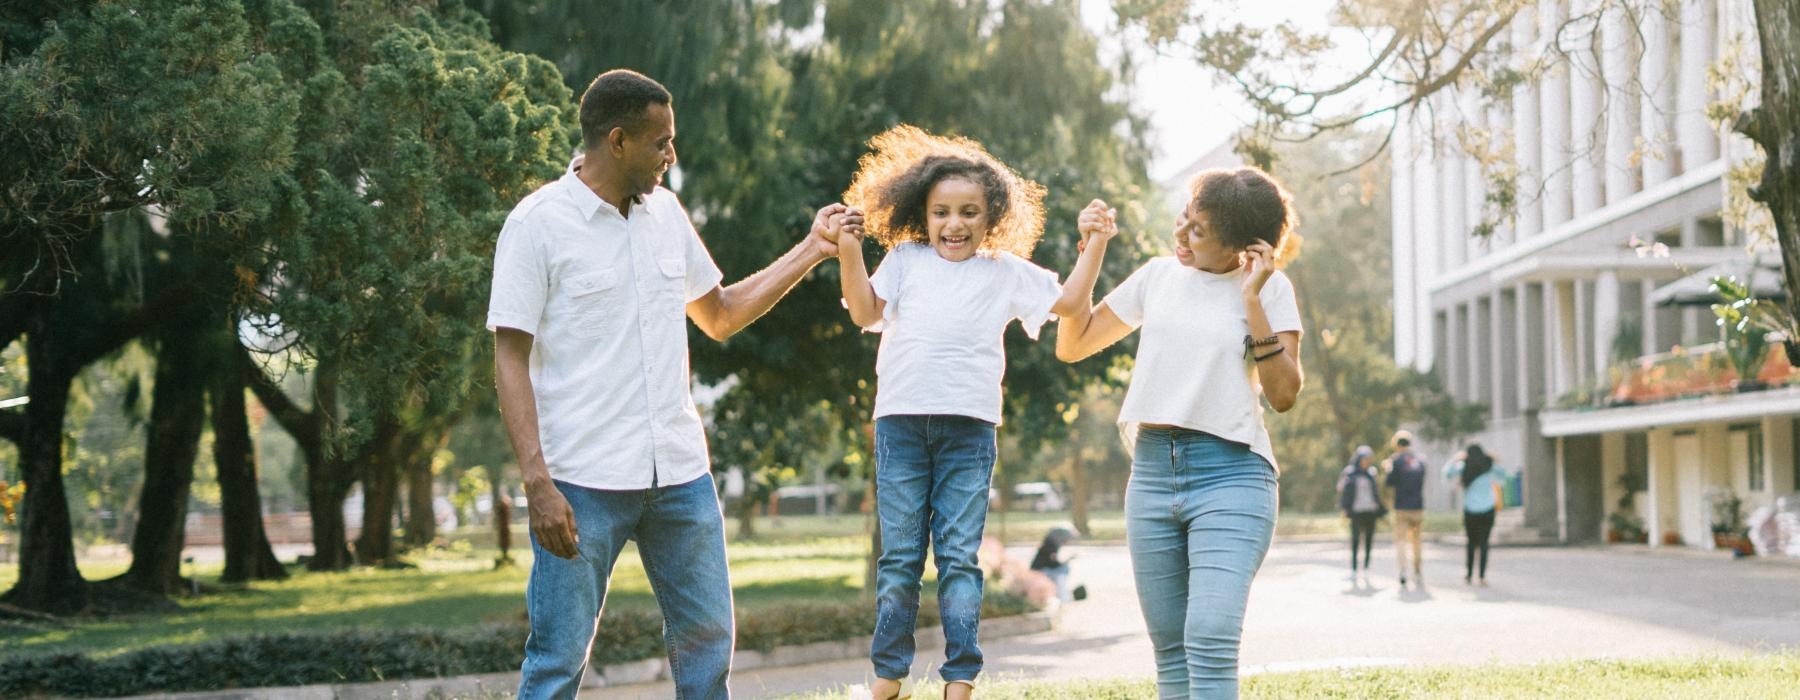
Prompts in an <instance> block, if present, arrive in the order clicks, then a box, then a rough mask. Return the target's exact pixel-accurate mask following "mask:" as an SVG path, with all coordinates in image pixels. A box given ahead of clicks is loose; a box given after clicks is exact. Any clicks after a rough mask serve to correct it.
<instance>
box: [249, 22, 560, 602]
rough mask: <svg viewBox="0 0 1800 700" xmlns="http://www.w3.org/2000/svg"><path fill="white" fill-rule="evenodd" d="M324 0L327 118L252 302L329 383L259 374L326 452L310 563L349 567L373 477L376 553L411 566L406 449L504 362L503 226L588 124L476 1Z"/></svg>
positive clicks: (314, 124) (272, 399)
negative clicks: (499, 262) (400, 554)
mask: <svg viewBox="0 0 1800 700" xmlns="http://www.w3.org/2000/svg"><path fill="white" fill-rule="evenodd" d="M310 9H311V10H312V14H311V17H312V18H313V19H316V20H317V21H318V23H319V24H318V25H317V26H318V28H317V30H316V31H314V32H301V33H299V34H298V35H297V36H293V37H288V38H287V39H286V41H287V42H289V43H291V44H292V45H294V46H295V47H297V48H296V51H295V55H294V56H293V57H292V59H291V62H290V64H289V67H290V70H291V71H292V77H291V78H290V79H291V80H292V81H293V82H294V84H295V85H298V86H304V92H305V95H306V100H307V102H306V106H307V109H305V110H304V112H305V113H306V115H307V118H306V119H305V120H304V121H302V122H301V123H300V124H299V125H297V128H298V130H299V133H300V134H301V138H300V139H299V143H300V147H299V148H298V149H297V151H296V154H295V160H296V163H295V167H294V169H293V171H292V172H293V173H294V175H293V178H292V180H291V182H290V187H291V189H290V190H289V193H290V196H289V197H288V198H287V199H286V200H284V201H283V202H282V205H281V207H280V208H279V209H278V210H277V211H276V213H275V215H274V216H272V217H271V220H270V222H269V223H270V225H271V226H272V228H273V229H274V231H275V233H274V234H272V235H270V236H269V237H268V241H267V244H266V246H267V248H266V249H267V250H268V251H269V252H270V254H269V256H268V258H267V262H266V263H265V265H264V267H262V268H258V269H256V270H255V271H254V274H255V277H256V279H257V280H258V287H257V288H258V291H259V293H260V294H259V298H258V299H257V300H256V301H255V302H253V303H252V304H251V310H252V311H253V312H254V315H253V318H255V319H257V320H259V321H260V322H261V323H262V324H263V327H264V331H265V335H266V336H267V337H269V338H271V339H274V344H276V345H277V348H276V349H277V350H278V351H279V352H287V351H292V352H294V353H295V355H294V357H293V359H296V360H297V364H298V365H299V366H302V367H304V368H306V369H307V370H309V371H308V374H309V376H310V378H311V396H310V397H308V399H309V400H308V401H306V402H304V403H302V402H299V401H295V400H293V399H291V398H289V397H288V396H286V395H285V394H284V393H282V392H281V389H280V387H279V386H278V385H277V384H276V382H275V381H274V379H273V378H271V377H269V376H266V375H261V374H259V375H256V376H253V377H252V382H251V384H252V387H253V388H256V390H257V395H258V397H259V398H261V399H262V400H263V402H264V404H265V405H267V406H268V407H269V408H270V411H271V413H272V414H273V415H275V416H276V418H277V419H278V420H279V421H280V422H281V423H282V425H283V426H284V427H285V428H287V429H288V431H289V432H290V433H293V434H294V435H295V437H296V440H297V441H298V442H299V443H300V445H301V449H302V452H303V453H304V454H305V456H306V463H307V470H308V492H309V507H310V509H311V511H312V516H313V540H314V546H315V548H316V550H317V551H316V552H315V555H314V557H313V558H312V560H311V561H310V562H309V566H311V567H312V568H315V569H338V568H343V567H345V566H347V565H348V564H349V563H350V559H349V556H350V552H349V550H348V548H347V547H345V546H344V541H345V536H344V535H345V529H344V524H343V501H344V498H345V496H346V495H347V494H348V492H349V489H350V488H351V486H352V485H354V484H355V483H357V482H359V481H360V482H361V483H362V485H363V491H364V496H365V502H364V521H363V534H362V537H361V539H360V540H359V542H358V547H357V549H356V552H355V557H356V560H357V561H358V562H360V563H365V564H373V563H391V562H393V560H394V556H395V553H394V549H393V546H392V527H391V524H390V523H391V519H392V515H393V512H394V506H395V502H396V498H397V494H398V491H399V489H398V484H399V478H398V473H399V470H400V468H401V465H403V464H406V463H408V462H412V461H416V460H420V459H429V458H430V452H431V451H430V449H429V448H435V447H436V446H437V445H438V444H440V443H441V442H442V439H443V436H444V434H445V432H446V431H448V430H449V428H450V426H451V425H453V424H454V423H455V421H456V419H457V418H458V417H460V415H462V413H463V412H464V411H465V410H467V406H468V404H469V401H470V396H471V392H472V391H473V390H474V389H473V387H474V386H475V384H474V382H475V381H476V379H477V378H478V377H480V376H482V375H481V372H482V371H483V370H481V368H482V367H483V366H484V365H485V364H486V363H487V360H486V359H485V358H487V357H488V354H487V353H488V352H489V350H488V347H489V342H490V340H489V338H488V335H487V332H486V331H485V329H484V328H483V327H482V318H483V315H484V313H483V312H484V311H485V308H486V302H487V277H488V271H489V269H490V268H491V261H492V247H493V240H494V236H495V233H496V232H497V231H499V229H500V225H501V223H502V221H503V220H504V218H505V216H506V212H507V211H509V210H510V209H511V207H512V205H513V204H514V203H516V202H517V201H518V200H519V199H522V198H524V196H525V195H526V194H528V193H530V192H531V190H533V189H535V188H536V187H537V186H538V185H540V184H542V183H543V182H545V181H548V180H550V179H553V178H554V177H556V175H557V174H558V173H559V172H560V171H561V169H562V166H563V164H564V163H566V157H567V154H568V153H570V152H571V151H572V149H573V147H574V143H575V133H574V128H573V127H574V123H573V111H572V110H571V109H569V104H570V97H569V92H568V90H567V89H566V88H565V87H563V85H562V80H561V76H560V75H558V74H557V73H556V71H555V69H554V68H553V67H551V66H550V65H549V64H548V63H546V62H544V61H541V60H537V59H531V58H528V57H524V56H520V55H517V54H512V53H508V52H505V51H502V50H500V49H498V47H496V46H494V45H493V44H492V43H491V42H489V41H488V40H487V38H486V37H487V34H488V29H487V26H486V25H485V23H484V22H483V21H482V20H481V18H480V17H479V16H477V15H475V14H473V13H472V12H469V11H467V10H466V9H464V8H462V7H461V6H460V5H457V4H454V3H443V4H441V5H440V4H439V3H435V2H416V3H398V4H393V5H392V6H382V7H373V6H361V5H345V6H337V5H333V4H329V3H315V4H314V5H312V6H310ZM300 49H304V51H302V50H300ZM368 154H381V155H380V157H379V158H371V157H369V155H368ZM396 309H404V310H405V311H404V312H403V313H396V312H395V310H396ZM258 349H259V350H267V349H268V348H258ZM282 367H283V363H281V362H274V363H271V368H272V369H275V370H276V371H282V370H281V368H282Z"/></svg>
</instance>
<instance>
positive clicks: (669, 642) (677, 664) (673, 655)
mask: <svg viewBox="0 0 1800 700" xmlns="http://www.w3.org/2000/svg"><path fill="white" fill-rule="evenodd" d="M639 557H640V558H642V559H644V575H645V576H646V577H648V578H649V579H650V586H651V592H652V593H654V594H655V595H656V607H657V608H659V609H661V610H663V611H666V610H667V609H668V608H667V607H666V606H665V601H664V600H663V596H664V595H665V593H664V591H666V590H668V589H666V588H664V587H663V578H662V575H661V573H660V572H659V571H658V569H659V567H657V566H655V565H652V564H651V563H650V558H649V557H644V556H643V553H642V552H641V551H640V552H639ZM663 646H664V647H665V648H666V650H667V652H668V655H669V678H670V679H672V680H674V681H675V682H676V686H675V697H676V699H677V700H680V698H681V697H682V694H681V685H680V680H681V654H680V652H678V651H676V648H677V646H679V645H677V644H676V643H675V626H674V625H672V624H670V623H669V616H668V613H667V612H664V613H663Z"/></svg>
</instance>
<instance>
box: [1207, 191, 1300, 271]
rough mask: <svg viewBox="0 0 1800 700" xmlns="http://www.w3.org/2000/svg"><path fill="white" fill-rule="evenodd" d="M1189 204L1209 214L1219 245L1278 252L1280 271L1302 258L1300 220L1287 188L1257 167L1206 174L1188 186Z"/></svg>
mask: <svg viewBox="0 0 1800 700" xmlns="http://www.w3.org/2000/svg"><path fill="white" fill-rule="evenodd" d="M1188 197H1189V199H1188V203H1189V205H1191V206H1192V207H1193V209H1194V210H1195V211H1197V212H1200V213H1202V214H1205V215H1206V220H1207V222H1208V223H1209V224H1211V225H1212V230H1213V232H1214V233H1216V234H1217V235H1218V236H1219V242H1220V243H1223V244H1224V245H1225V246H1226V247H1228V248H1236V249H1243V248H1248V247H1250V244H1252V243H1255V242H1257V241H1262V242H1264V243H1267V244H1269V246H1270V247H1272V248H1274V249H1275V256H1274V257H1275V264H1276V266H1277V267H1282V266H1285V265H1286V264H1287V263H1290V262H1293V261H1294V258H1296V257H1299V255H1300V234H1299V233H1298V232H1297V231H1296V230H1295V229H1297V228H1299V227H1300V217H1299V216H1297V215H1295V213H1294V198H1293V196H1292V195H1290V194H1288V191H1287V188H1284V187H1282V186H1281V183H1279V182H1276V181H1275V178H1273V177H1271V176H1270V175H1269V174H1268V173H1266V172H1263V171H1262V170H1261V169H1259V168H1251V167H1244V168H1238V169H1236V170H1206V171H1202V172H1201V173H1200V174H1198V175H1195V176H1194V179H1193V181H1192V182H1190V183H1188Z"/></svg>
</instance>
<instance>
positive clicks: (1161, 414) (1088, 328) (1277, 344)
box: [1056, 168, 1301, 698]
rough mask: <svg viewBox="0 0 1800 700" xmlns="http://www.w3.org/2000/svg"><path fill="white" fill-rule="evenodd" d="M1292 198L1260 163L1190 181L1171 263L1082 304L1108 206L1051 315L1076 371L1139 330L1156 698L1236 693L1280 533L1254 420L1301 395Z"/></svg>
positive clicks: (1143, 595)
mask: <svg viewBox="0 0 1800 700" xmlns="http://www.w3.org/2000/svg"><path fill="white" fill-rule="evenodd" d="M1293 226H1294V217H1293V211H1292V207H1291V205H1290V203H1289V197H1288V195H1287V193H1286V192H1285V191H1283V190H1282V188H1281V186H1280V185H1279V184H1277V183H1276V182H1275V181H1274V180H1273V179H1272V178H1270V177H1269V176H1268V175H1267V174H1265V173H1263V172H1262V171H1261V170H1257V169H1255V168H1240V169H1238V170H1211V171H1207V172H1203V173H1200V174H1199V175H1198V176H1196V177H1195V178H1194V181H1193V184H1192V186H1191V190H1190V196H1189V199H1188V204H1187V207H1186V209H1185V210H1184V211H1183V212H1182V214H1181V217H1180V218H1179V219H1177V220H1176V222H1175V231H1174V237H1175V255H1174V256H1173V257H1163V258H1156V259H1154V260H1151V261H1150V262H1148V263H1145V264H1144V266H1143V267H1141V268H1139V269H1138V270H1137V272H1134V273H1132V275H1131V277H1129V278H1127V279H1126V280H1125V281H1124V282H1122V283H1120V284H1119V286H1118V288H1116V289H1114V290H1113V291H1112V293H1111V294H1108V295H1107V296H1106V300H1105V301H1104V302H1102V303H1101V304H1100V306H1099V308H1097V309H1090V308H1089V304H1088V299H1089V298H1090V295H1091V294H1092V292H1093V288H1094V280H1095V277H1096V276H1097V274H1098V272H1099V267H1100V265H1099V261H1100V260H1101V258H1102V256H1104V255H1105V250H1106V243H1107V241H1108V239H1110V238H1112V237H1113V236H1114V235H1116V234H1117V227H1115V226H1114V225H1113V223H1112V217H1111V215H1110V214H1109V213H1108V212H1107V211H1106V209H1105V205H1104V204H1103V203H1101V202H1099V201H1095V202H1094V203H1093V204H1091V205H1089V207H1088V210H1087V211H1084V212H1082V215H1081V222H1080V228H1081V232H1082V235H1083V236H1084V237H1086V240H1087V243H1086V246H1085V249H1084V250H1083V251H1082V254H1081V259H1080V260H1079V261H1078V262H1077V263H1076V265H1075V271H1074V272H1072V273H1070V274H1069V281H1068V285H1069V286H1070V287H1071V288H1078V297H1079V302H1080V303H1079V304H1078V306H1079V308H1077V309H1075V310H1074V311H1070V312H1064V313H1062V314H1059V315H1060V316H1061V317H1062V320H1061V322H1060V323H1059V324H1058V326H1057V331H1056V356H1057V357H1059V358H1061V359H1063V360H1066V361H1069V362H1074V361H1076V360H1079V359H1081V358H1083V357H1087V356H1088V355H1092V354H1094V353H1095V352H1097V351H1099V350H1100V349H1101V348H1104V347H1106V346H1108V345H1111V344H1113V343H1115V342H1118V341H1119V340H1120V339H1122V338H1124V337H1125V336H1126V335H1129V334H1130V333H1131V331H1132V330H1134V329H1136V328H1138V327H1140V326H1141V327H1142V328H1143V335H1142V336H1141V337H1140V338H1139V339H1138V349H1137V363H1136V365H1135V366H1134V368H1133V370H1132V374H1131V387H1130V388H1129V389H1128V390H1127V391H1126V393H1125V401H1124V403H1123V404H1122V405H1121V406H1120V408H1119V424H1120V427H1121V428H1122V429H1123V432H1124V434H1125V435H1126V436H1127V437H1126V441H1127V444H1128V445H1132V447H1133V449H1134V453H1133V458H1132V464H1131V481H1130V483H1129V484H1128V485H1127V486H1126V489H1125V535H1126V541H1127V543H1128V544H1129V546H1130V547H1131V567H1132V571H1133V573H1134V574H1135V576H1136V579H1137V590H1138V602H1139V605H1140V607H1142V608H1143V612H1144V621H1145V622H1146V623H1147V626H1148V628H1149V631H1150V641H1151V644H1152V646H1153V647H1154V649H1155V652H1156V676H1157V678H1156V684H1157V688H1158V690H1159V691H1160V694H1161V696H1162V697H1164V698H1187V697H1196V698H1200V697H1204V698H1213V697H1236V696H1237V690H1238V686H1237V661H1238V641H1239V637H1240V635H1241V634H1242V631H1243V620H1244V604H1245V602H1246V601H1247V599H1248V597H1249V594H1250V579H1251V578H1252V577H1254V576H1255V575H1256V570H1257V568H1258V567H1260V566H1261V565H1262V560H1263V555H1264V554H1265V553H1267V552H1268V550H1269V539H1270V537H1271V536H1272V535H1273V534H1274V530H1275V504H1276V501H1275V453H1274V449H1273V447H1272V445H1271V444H1270V442H1269V432H1268V430H1267V429H1266V428H1264V426H1263V422H1262V402H1261V400H1260V399H1259V396H1258V394H1260V395H1261V397H1260V398H1266V399H1268V401H1269V405H1271V406H1273V407H1274V408H1275V410H1277V411H1286V410H1288V409H1289V408H1292V407H1293V405H1294V401H1295V399H1296V398H1297V396H1298V395H1299V392H1300V383H1301V374H1300V313H1299V309H1298V307H1297V306H1296V303H1295V299H1294V288H1293V285H1292V284H1290V283H1289V282H1288V280H1287V278H1286V277H1285V276H1283V275H1282V274H1281V273H1279V272H1276V271H1275V269H1274V265H1275V262H1276V260H1278V259H1284V258H1289V257H1291V255H1287V254H1282V253H1278V251H1283V250H1288V249H1291V248H1292V244H1293V242H1294V241H1295V240H1296V238H1295V236H1294V235H1293V234H1292V233H1291V231H1292V229H1293Z"/></svg>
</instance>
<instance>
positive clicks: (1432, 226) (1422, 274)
mask: <svg viewBox="0 0 1800 700" xmlns="http://www.w3.org/2000/svg"><path fill="white" fill-rule="evenodd" d="M1426 117H1427V115H1422V114H1415V115H1414V119H1419V120H1422V119H1425V118H1426ZM1415 126H1420V127H1424V128H1430V125H1429V124H1419V123H1417V122H1415ZM1416 135H1417V136H1418V138H1416V139H1414V148H1415V150H1416V151H1417V153H1418V157H1417V158H1415V159H1414V160H1413V202H1412V203H1413V222H1412V226H1413V262H1414V264H1415V267H1414V268H1413V274H1412V280H1413V297H1414V298H1415V299H1416V300H1417V301H1415V302H1414V304H1413V314H1414V316H1413V325H1414V327H1415V328H1416V329H1417V331H1416V332H1417V333H1418V334H1419V337H1418V339H1417V341H1416V342H1417V345H1416V347H1419V348H1423V350H1421V351H1420V352H1419V355H1418V358H1417V360H1418V361H1417V363H1416V364H1415V367H1416V368H1417V369H1418V370H1419V371H1421V372H1429V371H1431V367H1432V363H1434V362H1436V361H1437V360H1438V359H1440V358H1437V357H1434V356H1433V353H1432V352H1431V351H1430V349H1431V348H1434V347H1436V341H1435V340H1434V339H1433V338H1432V331H1433V329H1432V326H1431V310H1432V308H1433V307H1434V306H1435V305H1436V304H1435V303H1434V301H1433V299H1432V295H1431V285H1432V283H1433V282H1434V281H1435V280H1436V278H1437V274H1438V271H1440V270H1443V269H1444V267H1443V258H1442V257H1441V256H1440V255H1439V253H1438V251H1439V250H1440V248H1441V246H1442V241H1443V238H1444V230H1443V217H1442V216H1441V214H1440V212H1441V211H1442V206H1443V203H1442V202H1440V201H1438V194H1437V186H1438V164H1437V153H1436V146H1435V144H1433V143H1432V139H1431V137H1430V135H1429V133H1420V134H1416Z"/></svg>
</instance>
